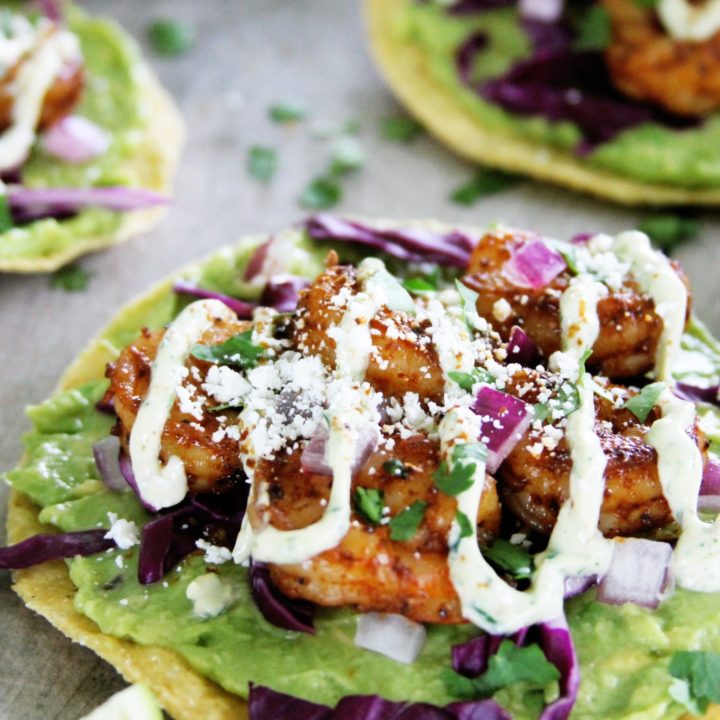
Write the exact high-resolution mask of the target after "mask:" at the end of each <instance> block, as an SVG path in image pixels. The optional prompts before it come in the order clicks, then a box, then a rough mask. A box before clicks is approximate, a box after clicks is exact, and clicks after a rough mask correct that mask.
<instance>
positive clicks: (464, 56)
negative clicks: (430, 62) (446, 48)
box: [455, 30, 489, 85]
mask: <svg viewBox="0 0 720 720" xmlns="http://www.w3.org/2000/svg"><path fill="white" fill-rule="evenodd" d="M488 41H489V38H488V36H487V33H484V32H482V30H478V31H476V32H474V33H472V34H471V35H470V36H469V37H468V39H467V40H465V42H463V43H462V44H461V45H460V47H458V49H457V50H456V51H455V67H456V68H457V71H458V75H460V79H461V80H462V81H463V82H464V83H465V84H467V85H469V84H470V83H472V73H473V69H474V67H475V58H476V57H477V56H478V55H479V54H480V53H481V52H482V51H483V50H484V49H485V48H486V47H487V44H488Z"/></svg>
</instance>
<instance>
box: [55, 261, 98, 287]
mask: <svg viewBox="0 0 720 720" xmlns="http://www.w3.org/2000/svg"><path fill="white" fill-rule="evenodd" d="M89 282H90V273H89V272H88V271H87V270H85V269H83V268H81V267H80V266H79V265H66V266H65V267H62V268H60V269H59V270H57V271H56V272H54V273H53V274H52V275H51V276H50V285H51V286H52V287H54V288H60V289H61V290H65V292H82V291H83V290H85V288H86V287H87V286H88V283H89Z"/></svg>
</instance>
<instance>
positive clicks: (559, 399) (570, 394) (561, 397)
mask: <svg viewBox="0 0 720 720" xmlns="http://www.w3.org/2000/svg"><path fill="white" fill-rule="evenodd" d="M555 403H556V407H554V408H553V410H551V412H550V414H551V415H552V414H554V412H555V411H560V412H561V413H562V414H561V416H560V417H567V416H568V415H572V414H573V413H574V412H575V411H576V410H577V409H578V408H579V407H580V393H579V392H578V389H577V385H575V383H571V382H564V383H563V384H562V385H561V386H560V389H559V390H558V391H557V395H556V396H555Z"/></svg>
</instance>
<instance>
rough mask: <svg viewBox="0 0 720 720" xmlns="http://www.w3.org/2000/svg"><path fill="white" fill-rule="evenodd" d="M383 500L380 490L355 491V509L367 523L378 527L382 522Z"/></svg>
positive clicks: (362, 488)
mask: <svg viewBox="0 0 720 720" xmlns="http://www.w3.org/2000/svg"><path fill="white" fill-rule="evenodd" d="M384 505H385V498H384V496H383V491H382V490H376V489H375V488H364V487H359V488H358V489H357V490H356V491H355V509H356V510H357V511H358V513H360V515H362V516H363V517H364V518H365V519H366V520H367V521H368V522H371V523H373V525H378V524H379V523H380V520H382V511H383V507H384Z"/></svg>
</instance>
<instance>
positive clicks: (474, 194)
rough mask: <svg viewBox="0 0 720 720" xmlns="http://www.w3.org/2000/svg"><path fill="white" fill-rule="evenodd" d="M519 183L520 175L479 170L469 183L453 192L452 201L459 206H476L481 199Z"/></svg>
mask: <svg viewBox="0 0 720 720" xmlns="http://www.w3.org/2000/svg"><path fill="white" fill-rule="evenodd" d="M519 181H520V177H519V176H518V175H512V174H510V173H506V172H503V171H502V170H491V169H490V168H479V169H478V170H476V171H475V174H474V175H473V176H472V178H471V179H470V180H469V181H468V182H466V183H464V184H463V185H460V186H459V187H457V188H455V190H453V191H452V193H451V194H450V200H452V201H453V202H454V203H457V204H458V205H474V204H475V203H476V202H477V201H478V200H479V199H480V198H482V197H485V196H487V195H495V194H497V193H499V192H502V191H503V190H506V189H507V188H509V187H512V186H513V185H515V184H517V183H518V182H519Z"/></svg>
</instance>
